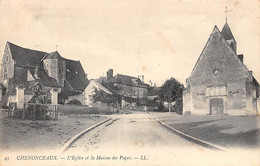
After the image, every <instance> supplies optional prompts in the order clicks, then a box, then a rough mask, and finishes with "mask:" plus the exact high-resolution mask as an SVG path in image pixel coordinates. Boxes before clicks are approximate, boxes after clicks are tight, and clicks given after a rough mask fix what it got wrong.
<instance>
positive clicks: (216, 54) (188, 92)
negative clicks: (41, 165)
mask: <svg viewBox="0 0 260 166" xmlns="http://www.w3.org/2000/svg"><path fill="white" fill-rule="evenodd" d="M243 57H244V56H243V54H237V43H236V40H235V38H234V36H233V34H232V32H231V29H230V27H229V25H228V23H227V22H226V23H225V25H224V27H223V29H222V31H220V30H219V29H218V27H217V26H215V27H214V29H213V31H212V33H211V34H210V37H209V39H208V41H207V43H206V45H205V47H204V49H203V51H202V53H201V54H200V56H199V59H198V60H197V62H196V64H195V66H194V68H193V70H192V72H191V75H190V77H189V78H187V80H186V85H187V86H186V89H185V90H184V92H183V112H184V114H185V112H186V114H200V115H253V114H258V109H257V101H258V98H259V83H258V82H257V80H256V79H255V77H254V76H253V73H252V71H250V70H248V68H247V67H246V65H245V64H244V62H243Z"/></svg>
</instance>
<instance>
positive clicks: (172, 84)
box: [159, 77, 183, 112]
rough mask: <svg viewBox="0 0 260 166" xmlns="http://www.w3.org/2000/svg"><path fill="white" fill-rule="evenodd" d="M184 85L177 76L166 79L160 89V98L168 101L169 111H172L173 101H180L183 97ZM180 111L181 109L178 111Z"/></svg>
mask: <svg viewBox="0 0 260 166" xmlns="http://www.w3.org/2000/svg"><path fill="white" fill-rule="evenodd" d="M182 91H183V86H182V84H181V83H180V82H179V81H178V80H176V79H175V78H173V77H172V78H170V79H169V80H166V82H165V83H164V84H163V86H162V87H161V89H160V91H159V98H160V100H161V101H165V102H167V103H168V107H169V112H171V102H174V101H177V100H178V101H179V99H180V98H182ZM178 112H179V111H178Z"/></svg>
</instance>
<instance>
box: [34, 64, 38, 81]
mask: <svg viewBox="0 0 260 166" xmlns="http://www.w3.org/2000/svg"><path fill="white" fill-rule="evenodd" d="M34 76H35V77H36V78H39V66H38V65H37V66H36V67H35V71H34Z"/></svg>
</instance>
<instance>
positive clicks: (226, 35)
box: [221, 23, 235, 40]
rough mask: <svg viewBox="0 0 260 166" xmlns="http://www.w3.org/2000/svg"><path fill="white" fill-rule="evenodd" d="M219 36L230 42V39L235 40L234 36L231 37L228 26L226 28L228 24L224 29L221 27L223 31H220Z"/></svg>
mask: <svg viewBox="0 0 260 166" xmlns="http://www.w3.org/2000/svg"><path fill="white" fill-rule="evenodd" d="M221 34H222V36H223V37H224V39H225V40H230V39H234V40H235V38H234V36H233V34H232V32H231V30H230V28H229V26H228V23H226V24H225V25H224V27H223V29H222V31H221Z"/></svg>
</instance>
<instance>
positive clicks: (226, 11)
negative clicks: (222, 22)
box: [224, 7, 231, 23]
mask: <svg viewBox="0 0 260 166" xmlns="http://www.w3.org/2000/svg"><path fill="white" fill-rule="evenodd" d="M230 11H231V10H228V9H227V7H226V10H225V11H224V12H225V13H226V23H227V13H228V12H230Z"/></svg>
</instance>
